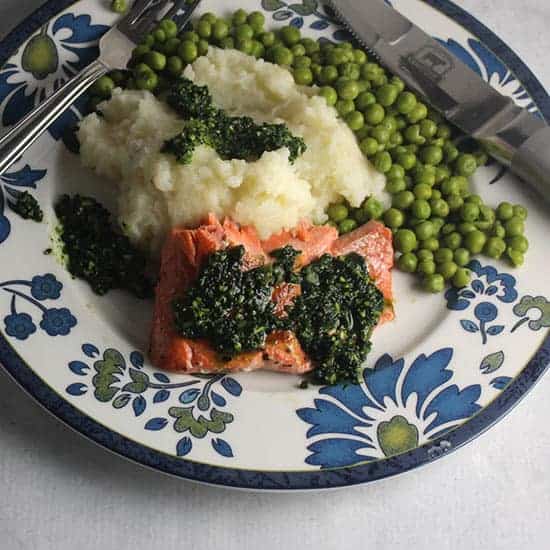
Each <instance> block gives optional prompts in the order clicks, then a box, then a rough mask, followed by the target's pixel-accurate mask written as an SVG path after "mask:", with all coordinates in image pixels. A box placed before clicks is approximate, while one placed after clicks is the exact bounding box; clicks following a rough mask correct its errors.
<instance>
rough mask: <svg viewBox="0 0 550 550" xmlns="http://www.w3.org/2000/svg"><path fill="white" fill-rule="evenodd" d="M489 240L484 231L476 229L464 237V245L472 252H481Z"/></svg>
mask: <svg viewBox="0 0 550 550" xmlns="http://www.w3.org/2000/svg"><path fill="white" fill-rule="evenodd" d="M486 242H487V236H486V235H485V233H483V232H482V231H479V230H478V229H476V230H475V231H470V232H469V233H467V234H466V235H465V237H464V246H465V247H466V248H467V249H468V250H469V251H470V252H471V253H472V254H479V253H480V252H481V251H482V250H483V247H484V246H485V243H486Z"/></svg>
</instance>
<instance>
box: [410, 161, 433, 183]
mask: <svg viewBox="0 0 550 550" xmlns="http://www.w3.org/2000/svg"><path fill="white" fill-rule="evenodd" d="M432 169H433V166H430V165H426V166H422V165H421V164H417V165H416V167H415V173H414V181H415V183H417V184H424V185H429V186H430V187H431V186H432V185H435V172H434V171H433V170H432Z"/></svg>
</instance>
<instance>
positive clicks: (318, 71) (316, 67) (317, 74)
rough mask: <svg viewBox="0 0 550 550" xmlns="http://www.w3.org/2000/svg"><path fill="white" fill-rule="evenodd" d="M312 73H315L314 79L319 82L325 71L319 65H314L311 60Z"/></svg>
mask: <svg viewBox="0 0 550 550" xmlns="http://www.w3.org/2000/svg"><path fill="white" fill-rule="evenodd" d="M311 61H312V63H311V67H310V68H311V72H312V73H313V78H314V79H315V80H316V81H317V82H319V77H320V76H321V71H322V70H323V67H321V65H318V64H317V63H313V59H312V60H311Z"/></svg>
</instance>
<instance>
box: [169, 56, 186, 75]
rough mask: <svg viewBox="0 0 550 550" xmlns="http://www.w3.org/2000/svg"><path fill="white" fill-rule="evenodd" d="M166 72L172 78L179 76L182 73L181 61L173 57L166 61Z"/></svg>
mask: <svg viewBox="0 0 550 550" xmlns="http://www.w3.org/2000/svg"><path fill="white" fill-rule="evenodd" d="M166 70H167V71H168V73H170V74H171V75H173V76H179V75H180V74H181V71H183V61H182V60H181V59H180V58H179V57H177V56H176V55H173V56H171V57H169V58H168V59H167V60H166Z"/></svg>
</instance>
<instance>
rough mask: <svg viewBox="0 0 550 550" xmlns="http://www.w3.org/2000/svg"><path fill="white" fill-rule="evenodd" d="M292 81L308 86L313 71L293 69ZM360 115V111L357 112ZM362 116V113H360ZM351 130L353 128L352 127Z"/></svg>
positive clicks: (311, 81)
mask: <svg viewBox="0 0 550 550" xmlns="http://www.w3.org/2000/svg"><path fill="white" fill-rule="evenodd" d="M294 81H295V82H296V84H298V85H299V86H309V85H310V84H312V83H313V73H312V72H311V69H308V68H303V69H294ZM358 114H360V115H361V113H358ZM361 117H363V115H361ZM360 127H361V126H359V127H358V128H357V129H359V128H360ZM352 130H353V128H352Z"/></svg>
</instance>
